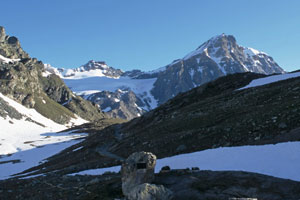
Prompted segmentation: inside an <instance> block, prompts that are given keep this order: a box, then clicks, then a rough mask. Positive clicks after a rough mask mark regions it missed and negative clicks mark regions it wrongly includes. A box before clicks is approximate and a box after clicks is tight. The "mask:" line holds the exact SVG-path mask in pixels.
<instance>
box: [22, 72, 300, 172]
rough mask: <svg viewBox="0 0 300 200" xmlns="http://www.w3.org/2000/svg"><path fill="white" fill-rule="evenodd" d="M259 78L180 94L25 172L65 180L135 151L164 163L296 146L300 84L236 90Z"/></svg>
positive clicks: (237, 78)
mask: <svg viewBox="0 0 300 200" xmlns="http://www.w3.org/2000/svg"><path fill="white" fill-rule="evenodd" d="M263 76H264V75H259V74H253V73H243V74H234V75H228V76H226V77H222V78H219V79H217V80H216V81H213V82H210V83H207V84H205V85H203V86H200V87H198V88H195V89H193V90H191V91H189V92H186V93H183V94H179V95H178V96H176V97H175V98H174V99H171V100H169V101H168V102H166V103H165V104H163V105H161V106H160V107H158V108H157V109H155V110H153V111H150V112H149V113H146V114H145V115H143V116H142V117H140V118H136V119H134V120H131V121H130V122H127V123H123V124H118V125H113V126H110V127H107V128H105V129H103V130H99V131H97V130H96V129H95V128H94V129H93V131H94V132H95V133H94V134H92V135H91V136H89V137H87V138H86V140H85V141H83V142H81V143H79V144H76V145H74V146H73V147H70V148H68V149H66V150H64V151H63V152H62V153H60V154H57V155H55V156H53V157H51V158H50V159H49V161H48V162H46V163H44V164H42V165H40V166H38V167H35V168H32V169H31V170H28V171H26V172H30V171H34V170H39V171H35V172H34V174H36V173H45V172H51V171H53V170H56V173H61V174H65V173H71V172H76V171H81V170H85V169H90V168H99V167H109V166H112V165H118V164H120V163H121V159H120V158H127V157H128V156H129V155H130V154H131V153H133V152H137V151H149V152H153V153H154V154H156V155H157V156H158V158H163V157H168V156H173V155H176V154H180V153H189V152H194V151H200V150H204V149H211V148H216V147H221V146H239V145H251V144H272V143H278V142H284V141H298V140H300V134H299V127H300V112H299V111H300V110H299V108H300V101H299V94H300V93H299V92H300V87H299V84H300V79H299V78H294V79H289V80H285V81H280V82H276V83H272V84H269V85H264V86H261V87H256V88H249V89H246V90H237V89H238V88H241V87H243V86H245V85H247V84H248V83H249V82H250V81H251V80H252V79H255V78H259V77H263ZM87 130H88V127H86V128H85V129H84V130H82V131H83V132H86V131H87ZM78 131H80V129H79V130H78ZM81 146H82V147H83V148H81V149H80V150H78V151H75V152H74V151H73V149H76V148H78V147H81Z"/></svg>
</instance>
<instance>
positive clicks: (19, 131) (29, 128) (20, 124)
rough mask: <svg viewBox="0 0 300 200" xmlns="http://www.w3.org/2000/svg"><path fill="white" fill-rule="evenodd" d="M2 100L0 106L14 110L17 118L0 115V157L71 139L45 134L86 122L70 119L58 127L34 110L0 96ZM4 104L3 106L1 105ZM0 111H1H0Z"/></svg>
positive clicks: (79, 119)
mask: <svg viewBox="0 0 300 200" xmlns="http://www.w3.org/2000/svg"><path fill="white" fill-rule="evenodd" d="M0 99H1V100H3V102H2V103H1V105H0V106H6V108H12V109H14V110H16V113H17V116H20V117H17V118H14V117H11V116H10V115H9V114H10V113H7V112H9V111H6V110H5V109H4V113H5V112H6V113H7V115H2V116H1V115H0V127H1V130H0V155H6V154H12V153H15V152H18V151H24V150H28V149H32V148H35V147H38V146H41V145H45V144H50V143H56V142H61V141H66V140H70V139H73V137H69V136H62V137H52V136H47V135H44V134H45V133H50V132H58V131H61V130H64V129H66V128H68V127H70V126H72V125H79V124H82V123H85V122H86V121H85V120H83V119H81V118H79V117H77V119H74V118H73V119H71V121H70V123H69V124H66V125H60V124H57V123H55V122H54V121H52V120H50V119H48V118H46V117H44V116H42V115H41V114H40V113H38V112H37V111H36V110H34V109H28V108H26V107H24V106H23V105H21V104H19V103H17V102H15V101H14V100H12V99H10V98H8V97H6V96H4V95H2V94H1V93H0ZM2 104H5V105H2ZM1 110H2V109H1Z"/></svg>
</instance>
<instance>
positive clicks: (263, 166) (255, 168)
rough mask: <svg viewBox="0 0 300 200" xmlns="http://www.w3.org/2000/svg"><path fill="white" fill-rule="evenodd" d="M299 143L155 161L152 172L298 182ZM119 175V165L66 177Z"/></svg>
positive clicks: (231, 149)
mask: <svg viewBox="0 0 300 200" xmlns="http://www.w3.org/2000/svg"><path fill="white" fill-rule="evenodd" d="M299 152H300V142H286V143H278V144H275V145H273V144H270V145H260V146H240V147H221V148H216V149H208V150H204V151H198V152H194V153H188V154H181V155H177V156H173V157H168V158H163V159H158V160H157V164H156V168H155V172H159V171H160V169H161V168H162V167H163V166H166V165H168V166H170V167H171V169H185V168H187V167H188V168H191V167H199V168H200V170H215V171H223V170H238V171H248V172H255V173H261V174H265V175H270V176H275V177H279V178H285V179H291V180H295V181H300V173H299V169H300V154H299ZM109 171H110V172H119V171H120V166H114V167H110V168H101V169H92V170H85V171H81V172H78V173H73V174H70V175H77V174H79V175H99V174H103V173H105V172H109Z"/></svg>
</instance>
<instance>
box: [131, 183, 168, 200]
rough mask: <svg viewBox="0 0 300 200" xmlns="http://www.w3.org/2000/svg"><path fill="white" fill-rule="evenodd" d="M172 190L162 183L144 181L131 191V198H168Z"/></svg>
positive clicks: (165, 199)
mask: <svg viewBox="0 0 300 200" xmlns="http://www.w3.org/2000/svg"><path fill="white" fill-rule="evenodd" d="M172 196H173V195H172V192H171V191H170V190H169V189H167V188H165V187H164V186H162V185H155V184H149V183H144V184H142V185H138V186H136V187H135V188H133V190H132V191H131V192H130V193H129V195H128V199H129V200H158V199H159V200H168V199H171V198H172Z"/></svg>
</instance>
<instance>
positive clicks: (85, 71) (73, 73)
mask: <svg viewBox="0 0 300 200" xmlns="http://www.w3.org/2000/svg"><path fill="white" fill-rule="evenodd" d="M123 73H124V72H123V71H122V70H120V69H115V68H113V67H110V66H108V65H107V64H106V63H105V62H104V61H94V60H90V61H89V62H88V63H86V64H85V65H82V66H80V67H78V68H74V69H65V68H58V69H55V68H54V67H52V66H50V65H49V64H47V65H45V73H44V75H45V76H47V75H48V74H56V75H58V76H59V77H61V78H65V79H81V78H88V77H97V76H98V77H107V78H119V77H120V76H121V75H122V74H123Z"/></svg>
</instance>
